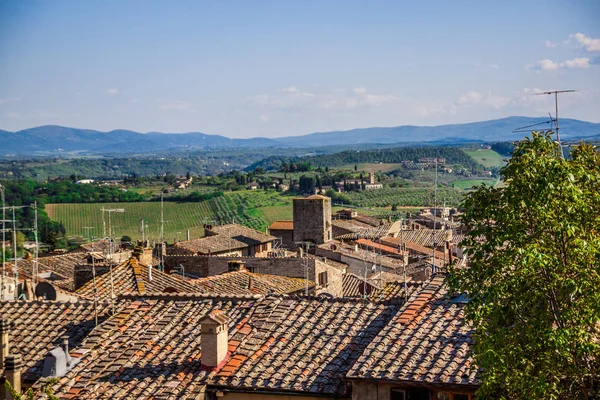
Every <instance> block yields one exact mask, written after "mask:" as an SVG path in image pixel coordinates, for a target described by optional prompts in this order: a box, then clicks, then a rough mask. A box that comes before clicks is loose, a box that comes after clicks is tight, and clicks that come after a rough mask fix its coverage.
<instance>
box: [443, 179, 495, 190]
mask: <svg viewBox="0 0 600 400" xmlns="http://www.w3.org/2000/svg"><path fill="white" fill-rule="evenodd" d="M496 182H498V180H497V179H463V180H458V181H454V182H452V184H453V185H454V188H456V189H463V190H466V189H471V188H472V187H473V186H479V185H481V184H484V185H486V186H494V185H495V184H496Z"/></svg>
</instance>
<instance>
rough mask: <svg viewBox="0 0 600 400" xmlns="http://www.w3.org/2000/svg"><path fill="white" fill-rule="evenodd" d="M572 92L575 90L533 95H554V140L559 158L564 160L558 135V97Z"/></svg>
mask: <svg viewBox="0 0 600 400" xmlns="http://www.w3.org/2000/svg"><path fill="white" fill-rule="evenodd" d="M572 92H576V90H573V89H567V90H550V91H547V92H541V93H534V94H535V95H536V96H542V95H549V94H553V95H554V106H555V108H556V113H555V114H554V115H555V117H556V118H555V119H554V125H555V126H556V140H557V141H558V147H560V157H561V158H565V155H564V154H563V149H562V144H561V143H560V134H559V133H558V95H559V94H561V93H572Z"/></svg>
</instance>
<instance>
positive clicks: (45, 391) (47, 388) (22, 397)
mask: <svg viewBox="0 0 600 400" xmlns="http://www.w3.org/2000/svg"><path fill="white" fill-rule="evenodd" d="M56 383H58V379H57V378H51V379H47V380H45V381H44V382H43V383H42V385H41V387H40V389H39V391H38V392H34V390H33V388H29V389H28V390H27V391H26V392H25V393H18V392H17V391H16V390H15V389H14V388H13V387H12V385H11V384H10V382H9V381H5V382H4V386H5V387H6V389H8V391H9V392H10V394H11V396H12V398H13V399H14V400H44V399H46V400H59V398H58V397H56V396H54V391H53V390H52V386H53V385H55V384H56Z"/></svg>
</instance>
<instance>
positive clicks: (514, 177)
mask: <svg viewBox="0 0 600 400" xmlns="http://www.w3.org/2000/svg"><path fill="white" fill-rule="evenodd" d="M571 156H572V158H571V159H566V160H564V159H562V158H561V157H560V156H559V151H558V145H557V143H556V142H554V141H553V140H552V138H551V136H550V134H549V133H547V134H539V133H536V132H534V133H533V134H532V137H531V139H529V138H528V139H526V140H524V141H521V142H519V143H517V145H516V147H515V149H514V153H513V156H512V158H511V159H510V160H509V163H508V164H507V166H506V167H504V168H503V169H502V170H501V174H502V175H503V177H504V179H505V181H506V183H507V186H506V187H504V188H489V187H484V186H481V187H479V188H478V190H476V191H474V192H471V193H470V194H468V195H467V197H466V198H465V200H464V202H463V208H464V210H465V211H464V215H463V222H464V224H465V225H466V227H467V228H469V229H470V232H469V234H468V235H467V238H466V239H465V241H464V242H463V245H464V246H465V247H466V248H467V249H468V256H469V260H470V267H469V268H465V269H458V270H454V271H452V274H451V276H450V278H449V280H450V284H451V286H452V287H453V288H454V289H456V290H458V291H461V292H464V293H466V294H467V296H468V297H469V298H470V301H469V303H468V305H467V309H466V310H467V317H468V319H469V320H471V321H472V322H473V324H474V327H475V332H476V337H475V341H476V343H475V345H474V348H473V349H474V354H475V358H476V363H477V365H478V366H479V367H480V368H481V378H482V381H483V383H482V386H481V388H480V389H479V392H478V395H479V397H480V398H486V399H488V398H501V399H592V398H598V397H599V396H600V391H599V389H600V291H599V290H598V288H599V287H600V154H599V153H598V151H597V149H596V148H594V147H593V146H591V145H586V144H581V145H579V146H576V147H575V148H574V149H573V150H572V152H571Z"/></svg>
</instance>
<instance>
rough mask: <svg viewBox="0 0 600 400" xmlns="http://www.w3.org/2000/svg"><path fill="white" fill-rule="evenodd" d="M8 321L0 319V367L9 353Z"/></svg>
mask: <svg viewBox="0 0 600 400" xmlns="http://www.w3.org/2000/svg"><path fill="white" fill-rule="evenodd" d="M10 325H11V323H10V319H8V318H0V363H1V364H0V365H4V361H5V360H6V357H7V356H8V354H9V353H10Z"/></svg>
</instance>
